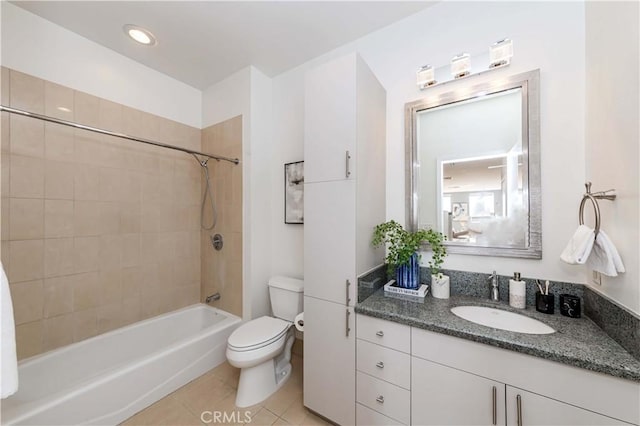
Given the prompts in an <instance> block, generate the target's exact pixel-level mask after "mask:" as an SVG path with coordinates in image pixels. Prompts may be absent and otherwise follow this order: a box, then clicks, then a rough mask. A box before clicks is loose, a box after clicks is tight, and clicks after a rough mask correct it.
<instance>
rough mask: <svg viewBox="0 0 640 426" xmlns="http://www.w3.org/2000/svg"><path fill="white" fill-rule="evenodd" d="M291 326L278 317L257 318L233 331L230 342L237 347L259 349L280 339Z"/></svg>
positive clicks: (233, 346) (230, 344)
mask: <svg viewBox="0 0 640 426" xmlns="http://www.w3.org/2000/svg"><path fill="white" fill-rule="evenodd" d="M290 326H291V323H289V322H287V321H284V320H281V319H278V318H272V317H266V316H265V317H260V318H256V319H254V320H251V321H249V322H247V323H245V324H243V325H241V326H240V327H238V328H237V329H236V330H235V331H234V332H233V333H231V336H229V341H228V343H229V346H230V347H232V348H235V349H240V350H248V349H257V348H260V347H262V346H266V345H268V344H270V343H272V342H274V341H276V340H278V339H279V338H280V337H282V335H283V334H285V333H286V332H287V330H288V329H289V327H290Z"/></svg>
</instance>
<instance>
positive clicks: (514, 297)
mask: <svg viewBox="0 0 640 426" xmlns="http://www.w3.org/2000/svg"><path fill="white" fill-rule="evenodd" d="M509 305H510V306H511V307H513V308H518V309H524V308H525V307H526V306H527V288H526V283H525V282H524V281H522V280H521V279H520V272H514V273H513V278H512V279H510V280H509Z"/></svg>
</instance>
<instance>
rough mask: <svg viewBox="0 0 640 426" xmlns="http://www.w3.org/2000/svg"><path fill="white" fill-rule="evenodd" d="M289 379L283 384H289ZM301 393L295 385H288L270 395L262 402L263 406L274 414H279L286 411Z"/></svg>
mask: <svg viewBox="0 0 640 426" xmlns="http://www.w3.org/2000/svg"><path fill="white" fill-rule="evenodd" d="M290 383H292V382H291V380H289V381H288V382H287V383H285V386H287V385H289V384H290ZM300 395H301V392H299V391H298V389H297V387H295V386H289V387H284V386H283V388H281V389H280V390H278V392H276V393H274V394H273V395H271V396H270V397H269V398H268V399H267V400H266V401H265V403H264V407H265V408H266V409H267V410H269V411H271V412H272V413H273V414H275V415H276V416H281V415H283V414H284V412H285V411H287V408H289V407H290V406H291V404H293V403H294V402H295V401H296V400H297V399H298V398H299V397H300Z"/></svg>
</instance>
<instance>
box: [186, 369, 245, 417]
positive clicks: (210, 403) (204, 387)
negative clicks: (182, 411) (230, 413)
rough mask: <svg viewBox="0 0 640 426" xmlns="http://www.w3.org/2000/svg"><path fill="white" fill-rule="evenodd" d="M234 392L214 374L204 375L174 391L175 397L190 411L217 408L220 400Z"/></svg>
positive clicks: (196, 412) (200, 411)
mask: <svg viewBox="0 0 640 426" xmlns="http://www.w3.org/2000/svg"><path fill="white" fill-rule="evenodd" d="M230 394H234V395H235V392H234V389H233V388H232V387H231V386H229V385H227V384H225V383H224V382H223V381H222V380H220V379H219V378H217V377H215V376H210V375H204V376H202V377H200V378H199V379H196V380H194V381H193V382H191V383H189V384H188V385H186V386H184V387H182V388H181V389H179V390H177V391H176V392H175V393H174V396H175V398H176V399H177V400H178V401H180V402H181V403H182V404H183V405H185V406H186V407H187V408H188V409H189V410H190V411H191V412H192V413H194V414H198V415H200V414H201V413H202V412H203V411H207V410H208V411H213V410H216V409H218V408H217V407H218V406H219V405H220V401H222V400H223V399H224V398H225V397H226V396H228V395H230Z"/></svg>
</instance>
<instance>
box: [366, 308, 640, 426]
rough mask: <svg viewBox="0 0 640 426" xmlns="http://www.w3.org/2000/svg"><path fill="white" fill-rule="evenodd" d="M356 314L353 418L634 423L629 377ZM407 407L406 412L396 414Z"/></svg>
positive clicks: (510, 424) (636, 392) (637, 392)
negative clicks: (355, 391)
mask: <svg viewBox="0 0 640 426" xmlns="http://www.w3.org/2000/svg"><path fill="white" fill-rule="evenodd" d="M356 320H357V348H358V349H357V355H358V356H357V361H356V370H357V372H356V382H357V403H356V412H357V415H356V424H358V425H393V424H411V425H480V424H483V425H503V426H505V425H506V426H531V425H556V426H559V425H567V426H568V425H628V424H635V425H638V424H640V410H639V409H638V401H640V386H639V385H638V383H636V382H633V381H630V380H624V379H620V378H617V377H612V376H608V375H605V374H600V373H595V372H592V371H588V370H584V369H580V368H576V367H572V366H569V365H564V364H560V363H557V362H551V361H547V360H545V359H542V358H538V357H533V356H530V355H524V354H521V353H518V352H513V351H508V350H504V349H499V348H496V347H493V346H490V345H485V344H481V343H477V342H472V341H469V340H465V339H461V338H457V337H453V336H448V335H445V334H440V333H435V332H431V331H427V330H423V329H419V328H415V327H408V326H406V325H403V324H398V323H395V322H391V321H386V320H382V319H379V318H373V317H368V316H366V315H357V318H356ZM378 362H382V363H383V365H384V369H380V368H378V367H376V366H375V365H376V364H377V363H378ZM388 366H389V367H390V368H389V370H388V371H389V373H387V372H386V371H383V370H386V369H387V367H388ZM409 367H410V370H409V377H410V381H409V387H407V386H406V381H405V380H406V369H408V368H409ZM391 394H393V395H394V396H393V397H388V395H391ZM407 395H409V398H410V404H408V405H407V403H406V397H407ZM379 397H382V398H381V401H378V400H377V398H379ZM407 406H408V407H409V408H408V410H409V412H410V417H409V418H407V417H406V416H404V417H403V416H402V415H400V414H398V413H401V412H402V410H404V409H406V408H407ZM407 421H409V423H407Z"/></svg>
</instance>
